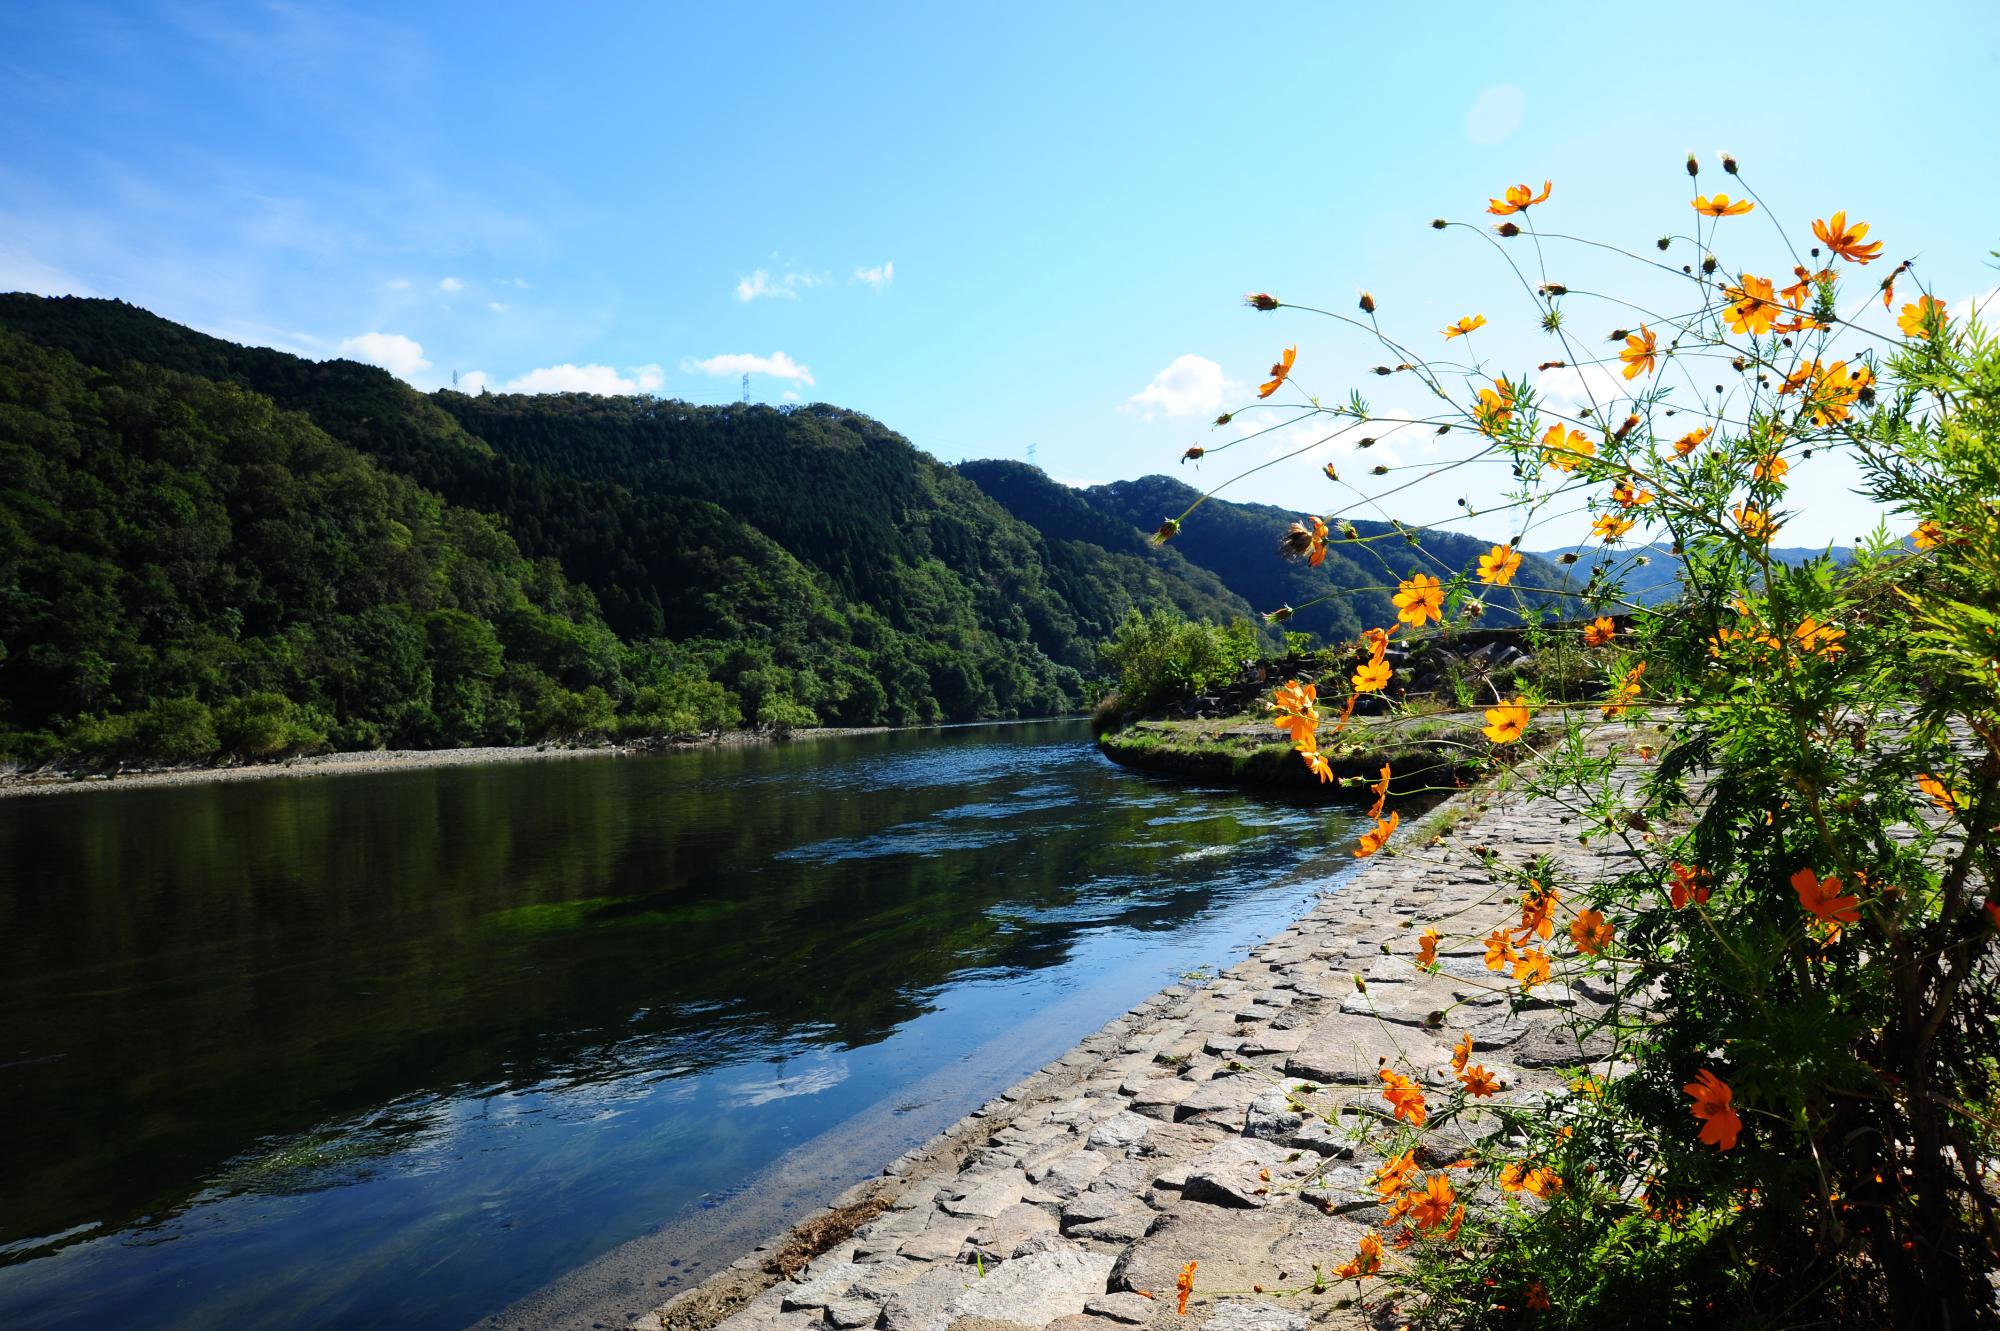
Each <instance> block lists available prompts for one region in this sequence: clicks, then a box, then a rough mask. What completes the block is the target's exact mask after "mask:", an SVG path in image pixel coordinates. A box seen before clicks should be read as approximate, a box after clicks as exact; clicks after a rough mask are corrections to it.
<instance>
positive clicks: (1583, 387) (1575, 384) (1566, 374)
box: [1535, 365, 1632, 416]
mask: <svg viewBox="0 0 2000 1331" xmlns="http://www.w3.org/2000/svg"><path fill="white" fill-rule="evenodd" d="M1631 388H1632V385H1630V384H1628V383H1626V382H1625V380H1624V378H1623V377H1622V376H1621V375H1620V374H1619V372H1618V371H1617V370H1616V369H1614V368H1612V367H1611V366H1609V365H1584V366H1576V365H1565V366H1563V367H1562V368H1561V369H1559V370H1543V371H1542V372H1541V373H1540V374H1538V375H1536V376H1535V397H1536V398H1537V399H1538V400H1539V401H1541V402H1544V403H1546V404H1548V405H1549V406H1551V407H1553V408H1555V409H1556V410H1558V411H1560V412H1561V413H1562V414H1563V415H1565V416H1575V415H1576V414H1577V413H1578V410H1579V409H1580V408H1583V407H1594V408H1595V409H1597V410H1599V411H1602V410H1604V409H1606V408H1608V407H1610V406H1611V405H1612V404H1613V403H1616V402H1623V401H1625V400H1626V398H1627V397H1628V396H1629V395H1630V392H1631Z"/></svg>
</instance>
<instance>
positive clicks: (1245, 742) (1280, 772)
mask: <svg viewBox="0 0 2000 1331" xmlns="http://www.w3.org/2000/svg"><path fill="white" fill-rule="evenodd" d="M1484 724H1485V721H1484V716H1483V714H1482V712H1481V711H1480V710H1478V709H1476V708H1475V709H1467V710H1439V711H1432V712H1426V713H1421V714H1411V713H1402V714H1399V715H1394V716H1357V717H1354V718H1352V719H1351V720H1350V721H1349V722H1348V723H1347V725H1346V727H1345V728H1343V729H1342V730H1341V732H1340V733H1339V734H1338V735H1337V736H1330V737H1329V736H1323V737H1322V747H1321V753H1322V754H1323V755H1324V756H1325V757H1326V760H1327V764H1328V766H1329V767H1330V768H1331V769H1332V772H1333V780H1332V781H1331V782H1323V781H1321V780H1320V779H1319V777H1317V776H1316V775H1314V774H1313V772H1312V770H1311V769H1310V768H1308V767H1307V766H1306V765H1305V763H1303V762H1302V761H1300V759H1299V755H1298V754H1297V753H1295V752H1294V751H1293V750H1292V746H1291V744H1290V743H1289V742H1288V741H1287V740H1286V738H1285V736H1284V734H1283V732H1281V731H1279V730H1277V729H1276V728H1275V727H1274V726H1272V724H1271V716H1270V712H1269V710H1268V709H1266V710H1264V711H1261V712H1241V713H1234V714H1230V715H1225V716H1209V717H1182V718H1152V719H1147V720H1141V721H1133V722H1130V723H1128V724H1126V725H1124V726H1122V727H1120V728H1119V729H1117V730H1114V731H1110V732H1108V733H1106V734H1104V735H1101V736H1099V737H1098V741H1097V745H1098V749H1099V751H1100V752H1102V753H1103V754H1104V756H1105V757H1107V758H1109V759H1111V761H1113V762H1115V763H1118V764H1120V765H1121V766H1125V767H1131V768H1134V769H1135V770H1138V771H1142V772H1152V773H1155V774H1158V775H1161V776H1173V777H1179V778H1182V779H1184V780H1189V781H1195V782H1200V783H1203V784H1208V785H1219V786H1249V787H1261V788H1268V789H1278V790H1285V791H1288V792H1292V793H1296V794H1301V795H1312V794H1317V795H1319V796H1321V797H1322V798H1326V799H1329V800H1352V799H1353V798H1354V797H1355V791H1356V789H1357V788H1358V787H1360V786H1365V785H1368V784H1370V783H1372V782H1374V781H1376V780H1377V779H1379V777H1380V774H1381V770H1382V766H1383V764H1385V763H1386V764H1388V765H1389V767H1390V768H1391V778H1390V787H1389V796H1390V799H1391V800H1393V801H1395V802H1397V803H1399V804H1401V803H1405V802H1407V801H1410V800H1416V801H1419V802H1421V803H1424V804H1426V805H1428V804H1431V803H1435V802H1437V800H1439V799H1441V798H1443V797H1444V796H1445V795H1448V794H1450V793H1451V792H1452V791H1454V790H1458V789H1462V788H1463V787H1465V786H1466V785H1468V784H1469V783H1471V782H1472V781H1475V780H1478V779H1479V778H1480V777H1482V776H1484V775H1485V774H1486V772H1487V771H1488V770H1490V764H1489V763H1488V761H1487V758H1486V754H1487V752H1488V750H1489V749H1490V748H1491V745H1489V744H1488V743H1487V741H1486V738H1485V736H1484V735H1483V734H1482V733H1481V727H1482V726H1483V725H1484ZM1556 733H1558V730H1557V728H1556V727H1553V726H1550V725H1547V724H1545V723H1540V722H1537V723H1536V724H1534V725H1533V726H1531V727H1530V729H1529V731H1528V733H1527V734H1526V735H1524V736H1523V741H1522V742H1523V743H1525V744H1526V745H1527V746H1528V747H1530V748H1537V747H1540V745H1541V744H1542V743H1543V742H1544V741H1545V740H1546V739H1547V738H1548V737H1549V736H1552V735H1554V734H1556Z"/></svg>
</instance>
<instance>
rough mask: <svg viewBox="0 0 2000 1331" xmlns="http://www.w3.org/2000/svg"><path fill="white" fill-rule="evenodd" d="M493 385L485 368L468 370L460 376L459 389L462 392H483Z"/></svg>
mask: <svg viewBox="0 0 2000 1331" xmlns="http://www.w3.org/2000/svg"><path fill="white" fill-rule="evenodd" d="M492 386H493V384H492V380H490V379H489V378H487V376H486V371H484V370H467V371H466V372H465V373H463V374H461V375H459V376H458V391H459V392H461V393H483V392H485V391H486V390H487V389H488V388H491V387H492Z"/></svg>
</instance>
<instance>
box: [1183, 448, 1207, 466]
mask: <svg viewBox="0 0 2000 1331" xmlns="http://www.w3.org/2000/svg"><path fill="white" fill-rule="evenodd" d="M1207 451H1208V450H1207V449H1205V448H1203V447H1202V446H1201V445H1199V444H1196V445H1195V446H1194V447H1192V448H1190V449H1188V451H1187V452H1185V453H1183V454H1181V461H1182V462H1199V461H1201V455H1202V454H1203V453H1206V452H1207Z"/></svg>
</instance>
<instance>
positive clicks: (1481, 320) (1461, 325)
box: [1444, 314, 1486, 342]
mask: <svg viewBox="0 0 2000 1331" xmlns="http://www.w3.org/2000/svg"><path fill="white" fill-rule="evenodd" d="M1485 326H1486V316H1485V315H1483V314H1468V315H1466V316H1465V317H1464V318H1463V319H1460V320H1459V321H1458V322H1457V323H1455V324H1453V325H1452V326H1451V327H1449V328H1447V329H1445V330H1444V340H1445V341H1447V342H1449V341H1451V340H1452V339H1453V338H1454V337H1464V336H1465V335H1466V334H1467V333H1470V332H1471V331H1473V330H1474V329H1475V328H1484V327H1485Z"/></svg>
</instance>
